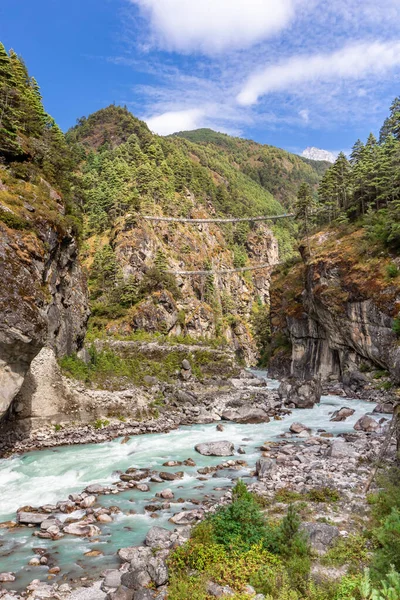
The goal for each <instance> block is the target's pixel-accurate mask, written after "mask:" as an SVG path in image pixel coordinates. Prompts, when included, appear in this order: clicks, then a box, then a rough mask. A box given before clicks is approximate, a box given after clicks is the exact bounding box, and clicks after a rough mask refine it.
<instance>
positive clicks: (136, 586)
mask: <svg viewBox="0 0 400 600" xmlns="http://www.w3.org/2000/svg"><path fill="white" fill-rule="evenodd" d="M150 583H151V577H150V575H149V574H148V572H147V569H146V567H144V568H137V569H134V570H132V571H127V573H123V574H122V576H121V585H123V586H125V587H127V588H129V589H130V590H140V589H141V588H142V587H146V586H148V585H150Z"/></svg>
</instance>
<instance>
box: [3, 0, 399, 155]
mask: <svg viewBox="0 0 400 600" xmlns="http://www.w3.org/2000/svg"><path fill="white" fill-rule="evenodd" d="M0 40H1V41H2V42H3V43H4V44H5V46H6V48H13V49H14V50H15V51H16V52H17V53H19V54H21V55H22V56H23V57H24V59H25V61H26V63H27V65H28V67H29V70H30V72H31V74H32V75H34V76H35V77H36V79H37V80H38V82H39V84H40V86H41V89H42V94H43V97H44V102H45V106H46V109H47V110H48V112H49V113H51V114H52V115H53V116H54V118H55V119H56V121H57V122H58V123H59V124H60V126H61V127H62V128H63V129H64V130H66V129H67V128H68V127H70V126H71V125H73V124H74V123H75V122H76V119H77V118H78V117H80V116H82V115H88V114H90V113H91V112H94V111H95V110H98V109H99V108H101V107H104V106H107V105H108V104H111V103H112V102H115V103H117V104H126V105H127V106H128V108H129V109H130V110H132V112H133V113H134V114H135V115H136V116H138V117H140V118H143V119H144V120H146V121H147V122H148V123H149V126H150V128H151V129H152V130H153V131H156V132H157V133H160V134H168V133H171V132H173V131H176V130H180V129H194V128H197V127H212V128H214V129H217V130H219V131H226V132H228V133H232V134H237V135H241V136H244V137H247V138H252V139H255V140H256V141H259V142H261V143H268V144H273V145H277V146H280V147H283V148H286V149H288V150H291V151H294V152H299V151H301V150H302V149H304V148H305V147H306V146H317V147H320V148H325V149H328V150H331V151H338V150H341V149H343V150H345V151H347V150H348V149H349V148H350V147H351V145H352V144H353V142H354V141H355V140H356V139H357V138H358V137H361V138H362V139H365V138H366V137H367V135H368V132H369V131H370V130H373V131H374V132H377V131H378V130H379V127H380V125H381V123H382V121H383V119H384V117H385V116H386V114H387V112H388V107H389V105H390V103H391V101H392V99H393V98H394V97H395V96H396V95H400V1H399V0H379V2H378V1H377V0H80V1H78V0H69V1H68V2H65V1H61V0H1V3H0Z"/></svg>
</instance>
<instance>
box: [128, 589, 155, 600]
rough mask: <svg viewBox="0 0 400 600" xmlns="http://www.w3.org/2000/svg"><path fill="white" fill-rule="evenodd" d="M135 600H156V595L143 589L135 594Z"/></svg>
mask: <svg viewBox="0 0 400 600" xmlns="http://www.w3.org/2000/svg"><path fill="white" fill-rule="evenodd" d="M133 600H154V594H153V592H151V591H150V590H147V589H145V588H143V589H141V590H137V591H135V592H134V594H133Z"/></svg>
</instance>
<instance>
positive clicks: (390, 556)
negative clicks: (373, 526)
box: [372, 508, 400, 575]
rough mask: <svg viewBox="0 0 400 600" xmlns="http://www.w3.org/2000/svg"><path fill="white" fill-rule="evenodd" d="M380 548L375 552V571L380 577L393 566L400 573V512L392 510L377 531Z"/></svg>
mask: <svg viewBox="0 0 400 600" xmlns="http://www.w3.org/2000/svg"><path fill="white" fill-rule="evenodd" d="M375 537H376V540H377V541H378V543H379V548H378V550H377V551H376V552H375V556H374V560H373V565H372V566H373V569H374V570H375V571H377V572H378V573H379V574H380V575H384V574H385V573H387V572H388V570H389V569H390V567H391V566H392V565H393V566H394V568H395V569H396V570H397V571H400V511H399V510H398V509H397V508H392V510H391V512H390V514H389V515H388V516H387V517H386V518H385V520H384V521H383V523H382V525H381V526H380V527H378V528H377V530H376V531H375Z"/></svg>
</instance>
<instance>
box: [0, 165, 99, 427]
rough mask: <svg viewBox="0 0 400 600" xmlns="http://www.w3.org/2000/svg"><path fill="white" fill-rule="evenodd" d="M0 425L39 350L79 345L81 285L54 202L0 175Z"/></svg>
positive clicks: (53, 195) (41, 188) (43, 190)
mask: <svg viewBox="0 0 400 600" xmlns="http://www.w3.org/2000/svg"><path fill="white" fill-rule="evenodd" d="M0 257H1V259H0V281H1V285H0V417H1V416H2V415H4V413H6V411H7V410H8V409H9V407H10V405H11V404H12V402H13V399H14V398H15V396H16V395H17V393H18V391H19V390H20V388H21V386H22V384H23V382H24V379H25V376H26V374H27V372H28V369H29V367H30V364H31V362H32V360H33V359H34V358H35V356H36V355H37V354H38V353H39V352H40V350H41V349H42V348H43V347H44V346H48V347H49V348H52V349H53V350H54V352H55V353H56V355H58V356H62V355H65V354H70V353H72V352H75V351H76V350H77V349H78V348H79V346H80V345H81V343H82V341H83V338H84V334H85V325H86V321H87V317H88V304H87V292H86V282H85V279H84V277H83V274H82V271H81V269H80V266H79V263H78V258H77V246H76V241H75V239H74V237H73V235H72V234H71V230H70V227H69V226H68V223H67V220H66V218H65V209H64V206H63V203H62V199H61V197H60V196H59V194H58V193H57V192H56V191H55V190H54V189H53V188H52V187H51V186H50V185H49V184H48V183H47V182H45V181H44V180H43V179H41V180H40V181H38V182H37V183H35V184H33V183H31V182H26V181H23V180H21V179H16V178H14V177H13V176H12V174H11V173H10V171H9V170H7V169H6V168H2V169H1V170H0Z"/></svg>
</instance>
